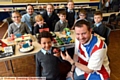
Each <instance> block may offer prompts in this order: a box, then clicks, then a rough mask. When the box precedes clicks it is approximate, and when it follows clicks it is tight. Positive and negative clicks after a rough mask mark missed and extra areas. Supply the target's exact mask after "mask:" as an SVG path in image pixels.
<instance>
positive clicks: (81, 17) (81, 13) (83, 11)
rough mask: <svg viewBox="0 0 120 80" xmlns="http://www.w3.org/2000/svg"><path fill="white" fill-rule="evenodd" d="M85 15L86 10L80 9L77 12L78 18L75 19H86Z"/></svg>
mask: <svg viewBox="0 0 120 80" xmlns="http://www.w3.org/2000/svg"><path fill="white" fill-rule="evenodd" d="M86 17H87V13H86V11H85V10H84V9H81V10H80V12H79V18H78V19H77V20H76V21H78V20H81V19H85V20H87V19H86Z"/></svg>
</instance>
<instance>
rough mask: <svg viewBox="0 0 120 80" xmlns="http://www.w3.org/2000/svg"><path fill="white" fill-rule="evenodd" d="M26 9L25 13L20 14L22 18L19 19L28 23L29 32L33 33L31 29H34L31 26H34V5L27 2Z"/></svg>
mask: <svg viewBox="0 0 120 80" xmlns="http://www.w3.org/2000/svg"><path fill="white" fill-rule="evenodd" d="M26 11H27V13H26V14H24V15H23V16H22V20H21V21H22V22H25V23H26V24H27V25H28V27H29V29H30V31H31V33H32V34H34V33H33V31H34V27H33V26H34V23H35V20H34V17H35V16H36V15H37V14H36V13H35V12H34V7H33V6H32V5H31V4H28V5H27V6H26Z"/></svg>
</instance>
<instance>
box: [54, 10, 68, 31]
mask: <svg viewBox="0 0 120 80" xmlns="http://www.w3.org/2000/svg"><path fill="white" fill-rule="evenodd" d="M59 18H60V20H59V21H58V22H57V23H56V25H55V30H54V31H55V32H57V31H61V32H62V31H63V29H64V28H67V27H68V22H67V20H66V13H65V12H64V11H61V12H60V13H59Z"/></svg>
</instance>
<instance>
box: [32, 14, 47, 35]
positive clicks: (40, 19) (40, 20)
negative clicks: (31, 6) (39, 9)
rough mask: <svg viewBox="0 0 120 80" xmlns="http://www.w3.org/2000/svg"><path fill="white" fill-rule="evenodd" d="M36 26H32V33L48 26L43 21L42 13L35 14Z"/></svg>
mask: <svg viewBox="0 0 120 80" xmlns="http://www.w3.org/2000/svg"><path fill="white" fill-rule="evenodd" d="M35 21H36V26H35V27H34V34H35V35H36V34H37V33H40V29H43V28H48V29H49V27H48V26H47V24H46V23H45V22H44V19H43V17H42V15H36V16H35Z"/></svg>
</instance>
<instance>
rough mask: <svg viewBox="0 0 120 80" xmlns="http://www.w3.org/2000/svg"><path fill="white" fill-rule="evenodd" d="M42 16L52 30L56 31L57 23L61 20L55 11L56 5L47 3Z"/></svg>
mask: <svg viewBox="0 0 120 80" xmlns="http://www.w3.org/2000/svg"><path fill="white" fill-rule="evenodd" d="M42 16H43V18H44V20H45V22H46V23H47V25H48V27H49V29H50V31H54V29H55V24H56V22H57V21H58V20H59V18H58V16H57V14H56V13H55V12H54V6H53V5H52V4H47V6H46V11H45V12H44V13H43V14H42Z"/></svg>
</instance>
